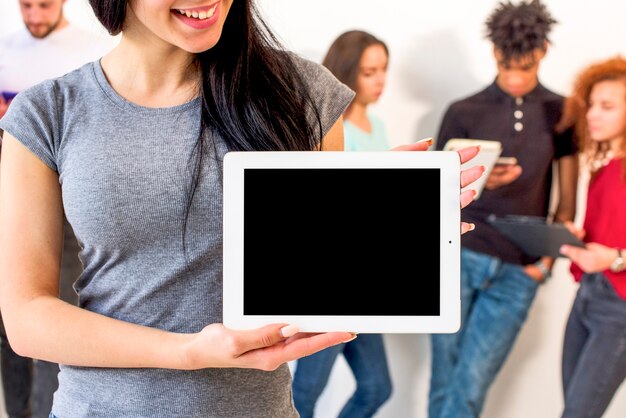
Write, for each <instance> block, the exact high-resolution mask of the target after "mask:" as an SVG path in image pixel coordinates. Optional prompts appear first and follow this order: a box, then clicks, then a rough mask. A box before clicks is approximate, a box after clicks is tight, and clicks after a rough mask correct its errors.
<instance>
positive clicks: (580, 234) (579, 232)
mask: <svg viewBox="0 0 626 418" xmlns="http://www.w3.org/2000/svg"><path fill="white" fill-rule="evenodd" d="M563 226H565V227H566V228H567V229H568V231H569V232H571V233H572V234H573V235H574V236H575V237H576V238H578V239H579V240H581V241H582V240H583V239H584V238H585V235H586V234H587V233H586V231H585V230H584V229H578V228H577V227H576V225H574V223H573V222H570V221H567V222H563Z"/></svg>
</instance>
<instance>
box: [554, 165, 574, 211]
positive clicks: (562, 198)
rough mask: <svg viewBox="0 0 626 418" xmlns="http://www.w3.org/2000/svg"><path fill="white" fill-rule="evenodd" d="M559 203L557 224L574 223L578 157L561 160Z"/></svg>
mask: <svg viewBox="0 0 626 418" xmlns="http://www.w3.org/2000/svg"><path fill="white" fill-rule="evenodd" d="M558 167H559V202H558V205H557V208H556V212H555V214H554V220H555V221H556V222H568V221H570V222H571V221H573V220H574V217H575V216H576V193H577V189H578V157H577V156H573V155H570V156H567V157H563V158H561V159H560V160H559V164H558Z"/></svg>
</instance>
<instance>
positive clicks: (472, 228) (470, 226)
mask: <svg viewBox="0 0 626 418" xmlns="http://www.w3.org/2000/svg"><path fill="white" fill-rule="evenodd" d="M474 229H476V225H474V224H469V229H468V231H473V230H474Z"/></svg>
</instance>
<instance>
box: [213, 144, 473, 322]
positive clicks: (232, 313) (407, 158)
mask: <svg viewBox="0 0 626 418" xmlns="http://www.w3.org/2000/svg"><path fill="white" fill-rule="evenodd" d="M246 168H437V169H440V170H441V171H440V173H441V184H440V196H441V201H440V207H441V214H440V215H441V216H440V219H441V224H440V231H441V234H440V236H441V242H439V243H438V244H437V243H432V245H439V247H440V254H441V257H440V260H441V261H440V297H441V299H440V305H439V306H440V315H439V316H343V315H342V316H293V315H248V316H246V315H244V313H243V294H244V289H243V281H244V275H243V265H244V259H243V237H244V225H243V219H244V170H245V169H246ZM419 190H420V187H419V184H416V185H415V189H413V190H407V193H419ZM459 194H460V160H459V155H458V154H457V153H456V152H453V151H423V152H415V151H381V152H341V151H324V152H300V151H287V152H285V151H280V152H279V151H276V152H267V151H266V152H229V153H227V154H226V156H225V158H224V202H223V209H224V242H223V250H224V258H223V261H224V266H223V267H224V276H223V292H224V293H223V322H224V324H225V326H227V327H228V328H232V329H251V328H258V327H261V326H264V325H267V324H270V323H288V324H294V325H296V326H298V328H299V329H300V330H301V331H302V332H327V331H351V332H358V333H453V332H456V331H457V330H458V329H459V327H460V322H461V303H460V248H461V244H460V241H461V236H460V221H461V219H460V195H459ZM399 216H400V215H399ZM403 216H406V215H403ZM429 221H430V219H411V218H410V216H409V217H407V218H405V219H397V220H396V222H429ZM415 262H416V263H419V262H420V260H419V257H418V256H416V259H415ZM415 286H416V288H417V291H419V283H415ZM293 297H294V298H297V297H298V294H297V289H296V287H295V286H294V294H293Z"/></svg>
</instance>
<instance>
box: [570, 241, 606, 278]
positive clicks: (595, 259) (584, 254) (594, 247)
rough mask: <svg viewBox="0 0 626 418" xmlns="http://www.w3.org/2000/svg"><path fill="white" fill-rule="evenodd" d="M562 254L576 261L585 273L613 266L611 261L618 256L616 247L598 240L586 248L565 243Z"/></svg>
mask: <svg viewBox="0 0 626 418" xmlns="http://www.w3.org/2000/svg"><path fill="white" fill-rule="evenodd" d="M561 254H563V255H564V256H566V257H568V258H569V259H570V260H572V261H573V262H574V263H576V264H577V265H578V267H580V268H581V269H582V270H583V271H584V272H585V273H597V272H600V271H604V270H606V269H608V268H609V267H610V266H611V263H613V260H615V257H617V251H616V250H615V248H611V247H607V246H606V245H602V244H598V243H597V242H590V243H588V244H587V245H586V246H585V248H580V247H575V246H573V245H563V246H562V247H561Z"/></svg>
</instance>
